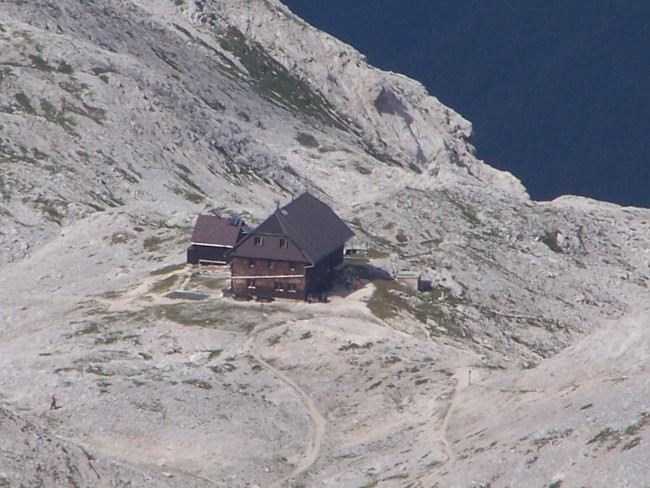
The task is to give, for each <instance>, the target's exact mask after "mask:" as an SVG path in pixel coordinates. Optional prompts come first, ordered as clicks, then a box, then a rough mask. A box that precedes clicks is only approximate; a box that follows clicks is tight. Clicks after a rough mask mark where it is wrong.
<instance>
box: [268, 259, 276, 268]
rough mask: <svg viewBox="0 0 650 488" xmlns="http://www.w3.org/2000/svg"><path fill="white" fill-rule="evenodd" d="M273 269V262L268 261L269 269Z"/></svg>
mask: <svg viewBox="0 0 650 488" xmlns="http://www.w3.org/2000/svg"><path fill="white" fill-rule="evenodd" d="M273 268H275V261H273V260H271V259H269V269H273Z"/></svg>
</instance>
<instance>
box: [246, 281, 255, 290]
mask: <svg viewBox="0 0 650 488" xmlns="http://www.w3.org/2000/svg"><path fill="white" fill-rule="evenodd" d="M246 287H247V288H251V289H255V280H246Z"/></svg>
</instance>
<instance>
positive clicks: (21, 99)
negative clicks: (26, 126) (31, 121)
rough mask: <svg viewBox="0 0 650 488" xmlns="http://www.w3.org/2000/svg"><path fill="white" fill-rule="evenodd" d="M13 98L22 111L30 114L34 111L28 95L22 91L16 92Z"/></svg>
mask: <svg viewBox="0 0 650 488" xmlns="http://www.w3.org/2000/svg"><path fill="white" fill-rule="evenodd" d="M14 98H15V99H16V101H17V102H18V105H20V108H22V110H23V111H24V112H26V113H28V114H32V115H33V114H35V113H36V111H35V110H34V107H32V104H31V102H30V100H29V97H28V96H27V95H25V94H24V93H23V92H19V93H16V95H15V96H14Z"/></svg>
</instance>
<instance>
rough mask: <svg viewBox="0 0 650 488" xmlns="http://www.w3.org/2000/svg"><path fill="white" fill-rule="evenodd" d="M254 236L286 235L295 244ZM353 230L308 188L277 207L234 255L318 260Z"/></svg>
mask: <svg viewBox="0 0 650 488" xmlns="http://www.w3.org/2000/svg"><path fill="white" fill-rule="evenodd" d="M254 236H269V237H271V238H278V239H279V238H280V237H286V238H288V239H289V240H291V241H292V243H294V244H295V246H296V247H297V249H296V247H294V246H290V247H289V248H288V249H282V248H281V247H280V246H277V245H271V246H263V247H260V246H254V245H252V242H253V239H254ZM352 236H353V232H352V231H351V230H350V228H349V227H348V226H347V225H346V224H345V222H343V221H342V220H341V219H340V218H339V217H338V215H336V213H334V211H333V210H332V209H331V208H330V207H329V206H327V205H326V204H325V203H323V202H321V201H320V200H319V199H318V198H316V197H315V196H313V195H311V194H310V193H308V192H305V193H303V194H302V195H300V196H299V197H297V198H296V199H295V200H293V201H291V202H290V203H289V204H287V205H285V206H284V207H282V208H279V209H277V210H276V211H275V212H273V214H271V216H269V217H268V218H267V219H266V220H265V221H264V222H262V223H261V224H260V225H259V226H258V227H257V228H255V230H253V232H252V233H251V234H250V235H249V236H248V237H247V238H246V239H245V240H244V241H242V242H241V244H240V245H238V246H237V248H236V249H235V250H234V252H233V256H240V257H250V258H262V259H277V260H291V261H305V262H308V263H311V264H315V263H317V262H318V261H320V260H321V259H322V258H324V257H325V256H327V255H328V254H330V253H331V252H333V251H335V250H336V249H337V248H339V247H340V246H342V245H343V244H345V242H346V241H347V240H348V239H349V238H350V237H352Z"/></svg>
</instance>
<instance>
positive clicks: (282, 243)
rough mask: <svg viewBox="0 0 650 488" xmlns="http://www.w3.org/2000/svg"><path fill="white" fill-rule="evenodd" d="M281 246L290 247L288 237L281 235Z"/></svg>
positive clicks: (283, 247)
mask: <svg viewBox="0 0 650 488" xmlns="http://www.w3.org/2000/svg"><path fill="white" fill-rule="evenodd" d="M280 247H281V248H282V249H286V248H288V247H289V241H287V240H286V239H284V238H282V237H281V238H280Z"/></svg>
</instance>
